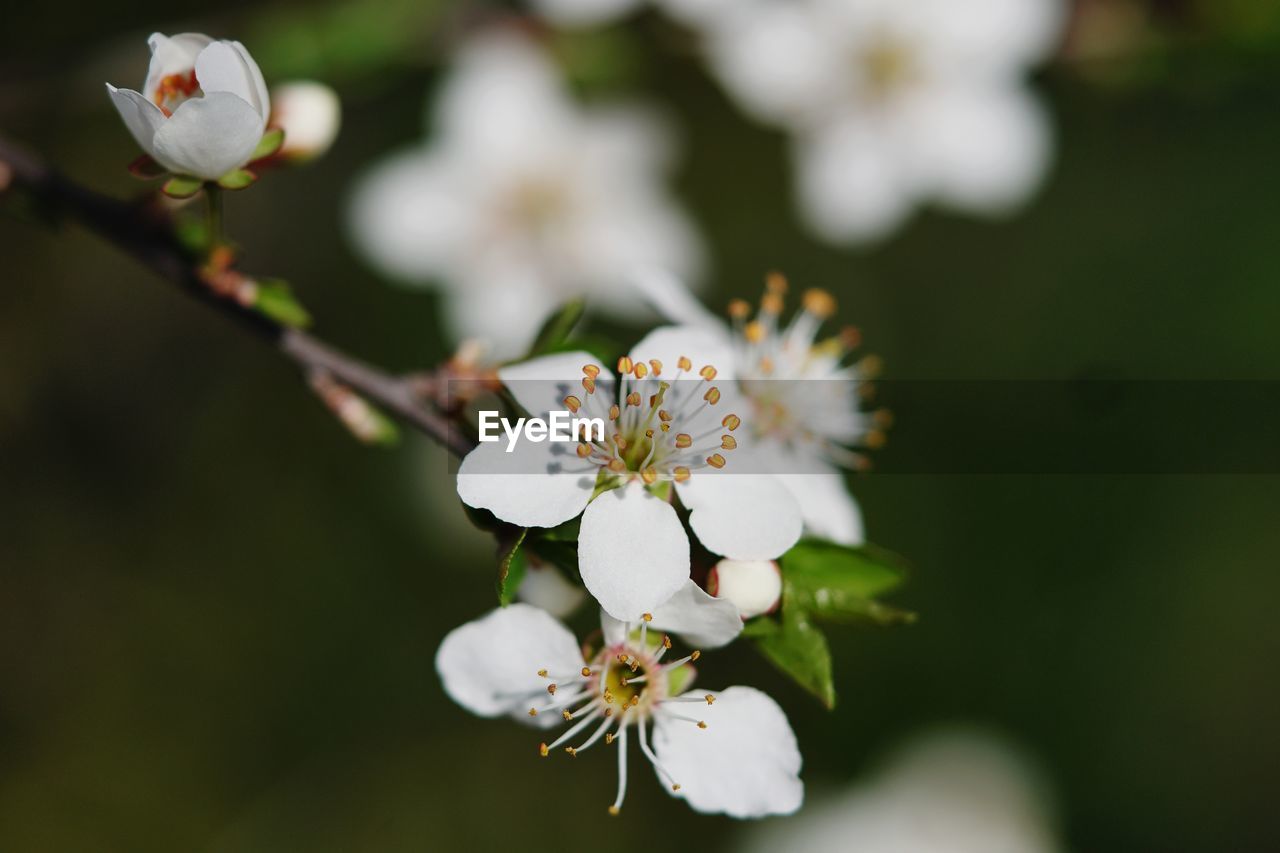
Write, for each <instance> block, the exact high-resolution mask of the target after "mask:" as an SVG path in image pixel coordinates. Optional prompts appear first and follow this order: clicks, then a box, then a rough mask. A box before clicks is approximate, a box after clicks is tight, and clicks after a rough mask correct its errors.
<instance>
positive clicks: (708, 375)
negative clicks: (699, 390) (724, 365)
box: [698, 364, 717, 382]
mask: <svg viewBox="0 0 1280 853" xmlns="http://www.w3.org/2000/svg"><path fill="white" fill-rule="evenodd" d="M716 373H717V371H716V369H715V367H713V366H711V365H710V364H708V365H707V366H706V367H704V368H702V369H701V370H699V371H698V375H699V376H701V377H702V378H703V379H705V380H707V381H708V382H710V381H711V380H712V379H715V378H716Z"/></svg>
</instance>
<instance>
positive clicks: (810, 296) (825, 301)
mask: <svg viewBox="0 0 1280 853" xmlns="http://www.w3.org/2000/svg"><path fill="white" fill-rule="evenodd" d="M802 304H803V305H804V310H806V311H808V312H809V313H810V314H815V315H817V316H818V317H819V318H821V319H823V320H825V319H826V318H828V317H830V316H831V315H832V314H834V313H836V298H835V297H834V296H832V295H831V294H830V293H827V292H826V291H825V290H820V289H818V288H816V287H815V288H812V289H810V290H806V291H805V292H804V298H803V300H802Z"/></svg>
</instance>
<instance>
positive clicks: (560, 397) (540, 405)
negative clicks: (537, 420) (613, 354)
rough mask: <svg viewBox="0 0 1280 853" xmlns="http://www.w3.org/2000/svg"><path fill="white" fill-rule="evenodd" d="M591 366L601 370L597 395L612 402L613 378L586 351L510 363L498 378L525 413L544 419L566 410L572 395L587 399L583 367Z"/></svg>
mask: <svg viewBox="0 0 1280 853" xmlns="http://www.w3.org/2000/svg"><path fill="white" fill-rule="evenodd" d="M588 364H592V365H595V366H596V367H597V368H599V369H600V374H599V376H597V378H596V381H597V390H596V394H603V395H605V397H604V398H605V399H606V400H608V399H610V398H611V394H612V393H613V392H612V388H613V379H612V375H611V374H610V373H609V372H608V371H607V370H605V368H604V365H602V364H601V363H600V359H598V358H596V357H595V356H594V355H592V354H591V353H589V352H585V351H583V350H575V351H574V352H557V353H552V354H551V355H542V356H538V357H537V358H531V359H529V360H528V361H520V362H516V363H515V364H508V365H506V366H505V367H501V368H499V369H498V378H499V379H501V380H502V384H503V385H505V386H506V388H507V390H508V391H510V392H511V396H513V397H515V398H516V402H517V403H519V404H520V405H521V406H523V407H524V410H525V411H527V412H528V413H529V414H531V415H536V416H542V415H545V414H546V413H547V412H550V411H552V410H553V409H555V410H563V409H564V398H565V397H567V396H569V395H570V394H572V395H573V396H575V397H577V398H578V399H583V398H584V397H586V392H585V391H584V390H583V388H582V378H583V376H584V375H585V374H583V372H582V368H584V367H586V366H587V365H588ZM606 408H607V407H606Z"/></svg>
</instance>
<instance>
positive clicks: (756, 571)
mask: <svg viewBox="0 0 1280 853" xmlns="http://www.w3.org/2000/svg"><path fill="white" fill-rule="evenodd" d="M707 588H708V589H713V590H715V594H716V598H717V599H723V600H725V601H728V602H732V604H733V605H734V607H736V608H737V610H738V614H739V615H740V616H741V618H742V619H753V618H755V617H756V616H759V615H761V614H763V613H768V612H770V611H771V610H773V609H774V608H775V607H777V606H778V600H779V599H780V598H781V597H782V572H781V570H780V569H779V568H778V564H777V563H776V562H774V561H773V560H727V559H726V560H721V561H720V562H718V563H716V565H715V568H713V569H712V570H711V574H710V575H709V576H708V577H707Z"/></svg>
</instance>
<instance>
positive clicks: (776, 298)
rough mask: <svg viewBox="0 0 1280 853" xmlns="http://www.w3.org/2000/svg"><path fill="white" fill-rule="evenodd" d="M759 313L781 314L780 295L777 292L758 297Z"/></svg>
mask: <svg viewBox="0 0 1280 853" xmlns="http://www.w3.org/2000/svg"><path fill="white" fill-rule="evenodd" d="M760 313H761V314H781V313H782V296H781V295H780V294H777V293H766V294H765V295H764V296H763V297H761V299H760Z"/></svg>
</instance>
